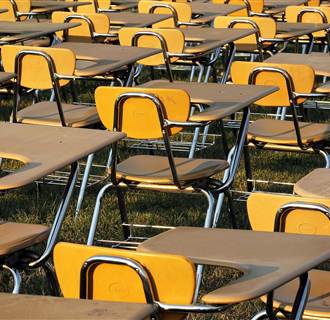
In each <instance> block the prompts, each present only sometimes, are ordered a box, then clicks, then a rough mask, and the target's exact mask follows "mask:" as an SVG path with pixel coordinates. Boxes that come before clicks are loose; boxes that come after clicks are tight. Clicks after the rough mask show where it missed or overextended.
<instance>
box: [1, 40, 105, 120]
mask: <svg viewBox="0 0 330 320" xmlns="http://www.w3.org/2000/svg"><path fill="white" fill-rule="evenodd" d="M1 57H2V63H3V67H4V69H5V70H6V71H8V72H15V73H16V75H17V81H16V84H15V95H14V97H15V98H14V99H15V102H14V108H13V113H12V121H13V122H21V123H28V124H42V125H52V126H69V127H87V126H91V125H93V124H96V123H98V122H99V117H98V115H97V112H96V109H95V107H90V106H86V105H76V104H66V103H62V102H61V100H62V99H61V93H60V88H62V87H64V86H66V85H67V84H69V83H70V78H71V77H72V76H73V73H74V70H75V66H76V57H75V55H74V53H73V52H72V51H70V50H68V49H63V48H35V47H29V46H16V45H15V46H14V45H10V46H9V45H6V46H3V47H2V48H1ZM23 88H25V89H34V90H53V92H54V97H55V102H50V101H42V102H37V103H35V104H33V105H31V106H28V107H26V108H24V109H22V110H19V111H18V108H19V101H20V96H19V95H20V91H21V89H23Z"/></svg>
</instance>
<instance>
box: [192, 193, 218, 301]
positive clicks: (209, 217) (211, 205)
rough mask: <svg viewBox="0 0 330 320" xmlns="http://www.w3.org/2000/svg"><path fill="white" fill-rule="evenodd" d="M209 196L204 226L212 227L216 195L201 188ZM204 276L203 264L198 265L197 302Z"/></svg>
mask: <svg viewBox="0 0 330 320" xmlns="http://www.w3.org/2000/svg"><path fill="white" fill-rule="evenodd" d="M200 191H201V192H202V193H203V194H204V195H205V196H206V198H207V201H208V208H207V213H206V217H205V222H204V228H210V227H211V224H212V220H213V219H212V218H213V212H214V204H215V203H214V196H213V194H212V193H211V192H209V191H206V190H203V189H201V190H200ZM202 276H203V266H202V265H197V269H196V288H195V293H194V299H193V302H194V303H195V302H196V301H197V298H198V293H199V290H200V287H201V283H202Z"/></svg>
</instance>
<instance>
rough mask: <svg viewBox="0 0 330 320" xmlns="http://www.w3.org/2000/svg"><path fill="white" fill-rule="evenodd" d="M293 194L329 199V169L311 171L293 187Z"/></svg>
mask: <svg viewBox="0 0 330 320" xmlns="http://www.w3.org/2000/svg"><path fill="white" fill-rule="evenodd" d="M294 192H295V193H296V194H297V195H299V196H302V197H313V198H329V195H330V169H326V168H319V169H315V170H313V171H312V172H311V173H309V174H308V175H306V176H304V177H303V178H301V179H300V180H299V181H298V182H297V183H296V184H295V185H294Z"/></svg>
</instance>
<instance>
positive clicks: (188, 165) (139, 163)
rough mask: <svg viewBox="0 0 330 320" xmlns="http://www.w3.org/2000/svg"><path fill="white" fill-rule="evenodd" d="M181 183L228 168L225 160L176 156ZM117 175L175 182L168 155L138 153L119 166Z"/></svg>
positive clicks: (161, 182) (157, 181) (150, 181)
mask: <svg viewBox="0 0 330 320" xmlns="http://www.w3.org/2000/svg"><path fill="white" fill-rule="evenodd" d="M174 161H175V165H176V169H177V173H178V176H179V180H180V182H181V183H188V182H191V181H196V180H202V179H205V178H209V177H211V176H212V175H214V174H216V173H218V172H220V171H223V170H225V169H227V168H228V166H229V164H228V162H227V161H225V160H213V159H210V160H209V159H188V158H174ZM117 177H118V178H124V179H126V180H132V181H137V182H145V183H155V184H156V183H157V184H173V178H172V173H171V169H170V166H169V163H168V158H167V157H162V156H151V155H138V156H133V157H130V158H128V159H126V160H124V161H123V162H121V163H119V164H118V166H117Z"/></svg>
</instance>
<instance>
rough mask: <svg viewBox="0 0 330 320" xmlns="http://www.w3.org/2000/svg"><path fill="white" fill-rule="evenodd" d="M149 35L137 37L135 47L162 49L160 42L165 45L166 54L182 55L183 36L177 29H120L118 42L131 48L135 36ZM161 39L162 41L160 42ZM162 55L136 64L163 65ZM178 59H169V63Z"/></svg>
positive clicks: (156, 55)
mask: <svg viewBox="0 0 330 320" xmlns="http://www.w3.org/2000/svg"><path fill="white" fill-rule="evenodd" d="M141 33H149V34H148V35H147V34H145V35H141V36H138V39H137V46H138V47H143V48H156V49H163V47H162V44H161V41H163V42H164V43H165V44H166V48H167V52H168V53H172V54H176V53H179V54H180V53H182V52H183V49H184V45H185V43H184V41H185V39H184V34H183V33H182V31H181V30H179V29H172V28H164V29H149V28H148V29H147V28H122V29H120V31H119V42H120V45H122V46H132V45H133V43H132V41H133V38H134V37H137V34H141ZM161 39H162V40H161ZM164 54H166V52H163V53H159V54H155V55H153V56H151V57H148V58H145V59H142V60H139V61H138V63H140V64H144V65H149V66H158V65H163V64H165V60H164ZM178 59H179V58H177V57H170V59H169V60H170V62H175V61H177V60H178Z"/></svg>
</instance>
